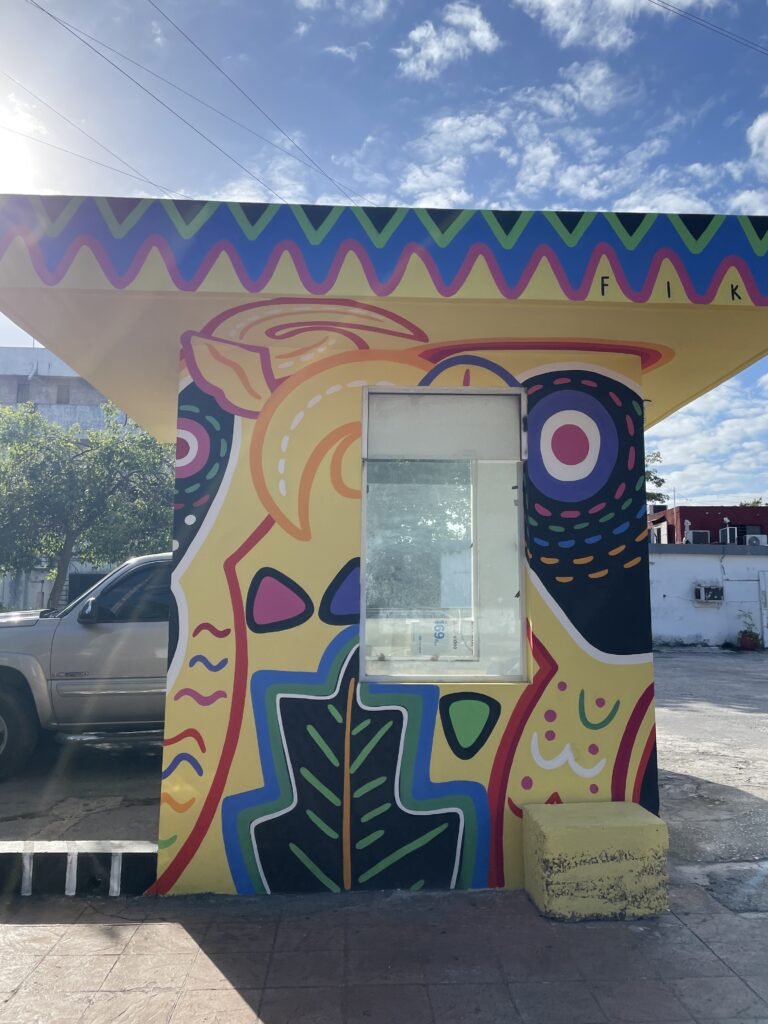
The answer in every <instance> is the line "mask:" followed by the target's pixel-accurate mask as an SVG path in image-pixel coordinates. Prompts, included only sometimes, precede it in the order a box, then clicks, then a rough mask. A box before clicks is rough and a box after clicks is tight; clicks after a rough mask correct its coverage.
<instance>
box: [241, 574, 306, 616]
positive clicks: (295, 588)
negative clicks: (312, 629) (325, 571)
mask: <svg viewBox="0 0 768 1024" xmlns="http://www.w3.org/2000/svg"><path fill="white" fill-rule="evenodd" d="M264 579H273V580H277V582H278V583H282V585H283V586H284V587H287V588H288V590H290V591H291V593H293V594H295V595H296V596H297V597H298V598H300V599H301V600H302V601H303V602H304V609H303V611H301V612H299V613H298V614H296V615H294V616H293V617H292V618H289V619H280V620H278V621H277V622H265V623H259V622H257V621H256V619H255V617H254V614H253V602H254V600H255V599H256V594H257V593H258V590H259V587H260V585H261V582H262V580H264ZM314 612H315V606H314V604H313V603H312V598H311V597H310V596H309V594H308V593H307V592H306V590H304V588H303V587H300V586H299V584H298V583H297V582H296V580H292V579H291V577H290V576H286V575H285V574H284V573H282V572H280V570H279V569H272V568H271V567H270V566H268V565H265V566H264V568H263V569H259V571H258V572H257V573H256V575H255V576H254V577H253V579H252V580H251V585H250V586H249V587H248V595H247V597H246V599H245V621H246V622H247V624H248V629H250V631H251V632H252V633H279V632H281V631H282V630H284V629H293V628H294V627H295V626H300V625H301V624H302V622H306V621H307V619H311V618H312V616H313V615H314Z"/></svg>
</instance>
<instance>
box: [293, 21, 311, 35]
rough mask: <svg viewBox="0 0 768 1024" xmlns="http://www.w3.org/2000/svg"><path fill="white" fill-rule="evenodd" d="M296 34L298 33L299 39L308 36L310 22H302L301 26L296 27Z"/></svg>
mask: <svg viewBox="0 0 768 1024" xmlns="http://www.w3.org/2000/svg"><path fill="white" fill-rule="evenodd" d="M295 32H296V35H297V36H299V37H301V36H305V35H306V34H307V32H309V22H308V21H300V22H299V24H298V25H297V26H296V29H295Z"/></svg>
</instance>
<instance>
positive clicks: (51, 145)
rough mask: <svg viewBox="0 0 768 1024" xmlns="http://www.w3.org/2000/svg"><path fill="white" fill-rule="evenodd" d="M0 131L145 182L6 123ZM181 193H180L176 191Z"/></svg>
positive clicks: (141, 179) (138, 176) (145, 180)
mask: <svg viewBox="0 0 768 1024" xmlns="http://www.w3.org/2000/svg"><path fill="white" fill-rule="evenodd" d="M0 131H4V132H10V133H11V135H18V136H19V138H22V139H27V140H28V141H29V142H36V143H37V144H38V145H40V146H48V148H49V149H56V150H58V151H59V153H66V154H67V156H76V157H77V159H78V160H86V161H87V162H88V163H89V164H96V166H97V167H105V168H106V169H107V170H108V171H114V172H115V174H123V175H125V177H126V178H133V179H135V180H136V181H141V182H143V183H144V184H146V182H147V179H146V178H145V177H144V175H143V174H132V173H131V172H130V171H124V170H123V169H122V168H121V167H115V166H114V164H105V163H102V161H101V160H94V158H93V157H92V156H86V155H85V154H84V153H76V152H75V151H74V150H73V149H67V148H66V146H57V145H56V143H55V142H49V141H48V140H47V139H39V138H38V137H37V136H36V135H30V134H29V133H28V132H20V131H19V130H18V128H9V127H8V125H6V124H0ZM177 195H181V193H177ZM184 198H185V199H189V198H190V197H189V196H184Z"/></svg>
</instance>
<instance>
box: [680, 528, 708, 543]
mask: <svg viewBox="0 0 768 1024" xmlns="http://www.w3.org/2000/svg"><path fill="white" fill-rule="evenodd" d="M685 540H686V541H687V543H688V544H709V530H689V531H688V533H687V534H686V535H685Z"/></svg>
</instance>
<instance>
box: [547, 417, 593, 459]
mask: <svg viewBox="0 0 768 1024" xmlns="http://www.w3.org/2000/svg"><path fill="white" fill-rule="evenodd" d="M551 443H552V454H553V455H554V456H555V458H556V459H559V460H560V462H562V463H564V465H566V466H578V464H579V463H580V462H583V461H584V459H586V457H587V455H589V438H588V437H587V435H586V434H585V433H584V431H583V430H582V429H581V427H577V426H576V424H575V423H565V424H563V426H562V427H558V428H557V430H556V431H555V432H554V434H553V435H552V442H551Z"/></svg>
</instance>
